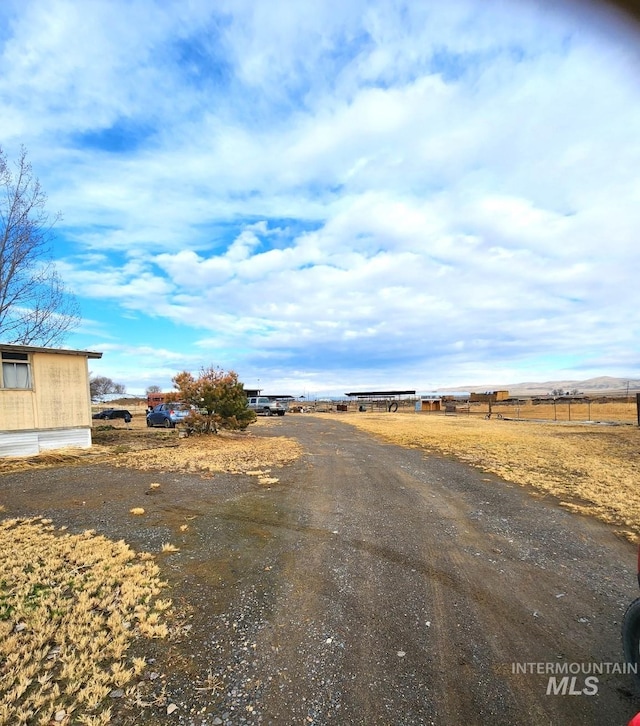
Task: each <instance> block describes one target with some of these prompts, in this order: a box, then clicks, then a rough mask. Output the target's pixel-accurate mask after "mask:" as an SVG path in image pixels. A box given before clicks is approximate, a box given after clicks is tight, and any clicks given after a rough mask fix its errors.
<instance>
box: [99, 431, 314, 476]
mask: <svg viewBox="0 0 640 726" xmlns="http://www.w3.org/2000/svg"><path fill="white" fill-rule="evenodd" d="M267 425H268V424H267ZM301 453H302V449H301V447H300V445H299V444H298V443H297V442H296V441H294V440H293V439H289V438H286V437H284V436H278V437H269V438H260V437H257V436H252V435H251V434H250V433H244V434H230V433H223V434H220V435H217V436H214V435H209V436H191V437H189V438H186V439H179V445H178V446H173V447H164V448H156V449H151V450H145V451H134V452H128V453H123V454H119V455H118V456H117V457H112V458H111V459H110V462H111V463H113V464H114V465H115V466H129V467H133V468H136V469H143V470H151V469H160V470H162V471H185V472H194V473H200V474H211V473H213V472H228V473H232V474H245V473H247V472H249V471H252V470H255V469H258V468H260V469H264V467H281V466H284V465H285V464H289V463H290V462H292V461H294V460H295V459H297V458H298V457H299V456H300V454H301Z"/></svg>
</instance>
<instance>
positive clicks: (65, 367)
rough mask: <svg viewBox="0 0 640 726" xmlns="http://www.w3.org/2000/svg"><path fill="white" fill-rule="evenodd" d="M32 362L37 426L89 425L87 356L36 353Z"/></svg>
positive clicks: (43, 427) (48, 427)
mask: <svg viewBox="0 0 640 726" xmlns="http://www.w3.org/2000/svg"><path fill="white" fill-rule="evenodd" d="M33 358H34V365H33V371H32V373H33V382H34V385H33V387H34V393H35V396H36V407H37V411H38V421H37V424H36V425H37V428H41V429H51V428H62V427H68V426H91V401H90V399H89V375H88V370H87V359H86V358H84V357H83V356H78V355H69V356H67V355H60V354H55V353H49V354H47V353H36V354H35V355H34V356H33Z"/></svg>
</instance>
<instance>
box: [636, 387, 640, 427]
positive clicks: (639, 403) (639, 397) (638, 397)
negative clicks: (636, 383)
mask: <svg viewBox="0 0 640 726" xmlns="http://www.w3.org/2000/svg"><path fill="white" fill-rule="evenodd" d="M636 410H637V411H638V426H640V393H636Z"/></svg>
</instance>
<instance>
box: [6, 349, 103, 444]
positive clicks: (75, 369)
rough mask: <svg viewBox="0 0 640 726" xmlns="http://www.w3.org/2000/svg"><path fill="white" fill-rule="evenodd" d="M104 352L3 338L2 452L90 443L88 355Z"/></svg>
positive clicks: (97, 354)
mask: <svg viewBox="0 0 640 726" xmlns="http://www.w3.org/2000/svg"><path fill="white" fill-rule="evenodd" d="M101 357H102V353H94V352H90V351H84V350H63V349H60V348H37V347H33V346H27V345H5V344H2V343H0V358H1V362H2V366H1V368H0V456H29V455H32V454H37V453H39V452H40V451H43V450H46V449H60V448H64V447H69V446H72V447H79V448H88V447H90V446H91V396H90V393H89V367H88V360H89V358H101Z"/></svg>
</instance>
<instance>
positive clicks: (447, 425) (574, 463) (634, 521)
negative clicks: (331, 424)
mask: <svg viewBox="0 0 640 726" xmlns="http://www.w3.org/2000/svg"><path fill="white" fill-rule="evenodd" d="M325 417H326V415H325ZM336 418H338V419H339V420H340V421H344V422H346V423H350V424H352V425H354V426H357V427H358V428H360V429H363V430H365V431H368V432H370V433H373V434H376V435H377V436H380V437H382V438H384V439H385V440H387V441H390V442H393V443H396V444H400V445H402V446H408V447H411V448H420V449H424V450H426V451H432V452H436V453H439V454H446V455H451V456H455V457H456V458H457V459H460V460H461V461H464V462H466V463H468V464H471V465H472V466H475V467H477V468H479V469H482V470H484V471H487V472H491V473H493V474H497V475H498V476H500V477H502V478H503V479H505V480H507V481H510V482H514V483H516V484H523V485H530V486H532V487H534V488H535V489H537V490H540V491H543V492H546V493H549V494H553V495H554V496H556V497H558V498H559V499H560V502H561V504H562V505H563V506H565V507H567V508H569V509H572V510H573V511H577V512H580V513H582V514H588V515H593V516H596V517H598V518H600V519H601V520H603V521H605V522H608V523H610V524H613V525H615V526H616V527H618V528H619V530H620V532H621V534H623V535H624V536H625V537H627V538H628V539H630V540H631V541H636V540H637V539H638V535H639V534H640V487H639V486H638V483H639V482H640V460H639V459H638V447H639V446H640V429H638V428H637V427H635V426H591V425H589V426H585V425H572V424H566V423H563V424H535V423H524V422H516V421H505V420H502V421H501V420H495V419H491V420H485V419H478V418H474V417H467V416H444V415H435V416H431V415H420V414H416V415H407V414H391V413H379V414H378V413H366V414H363V413H360V414H337V415H336Z"/></svg>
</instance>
